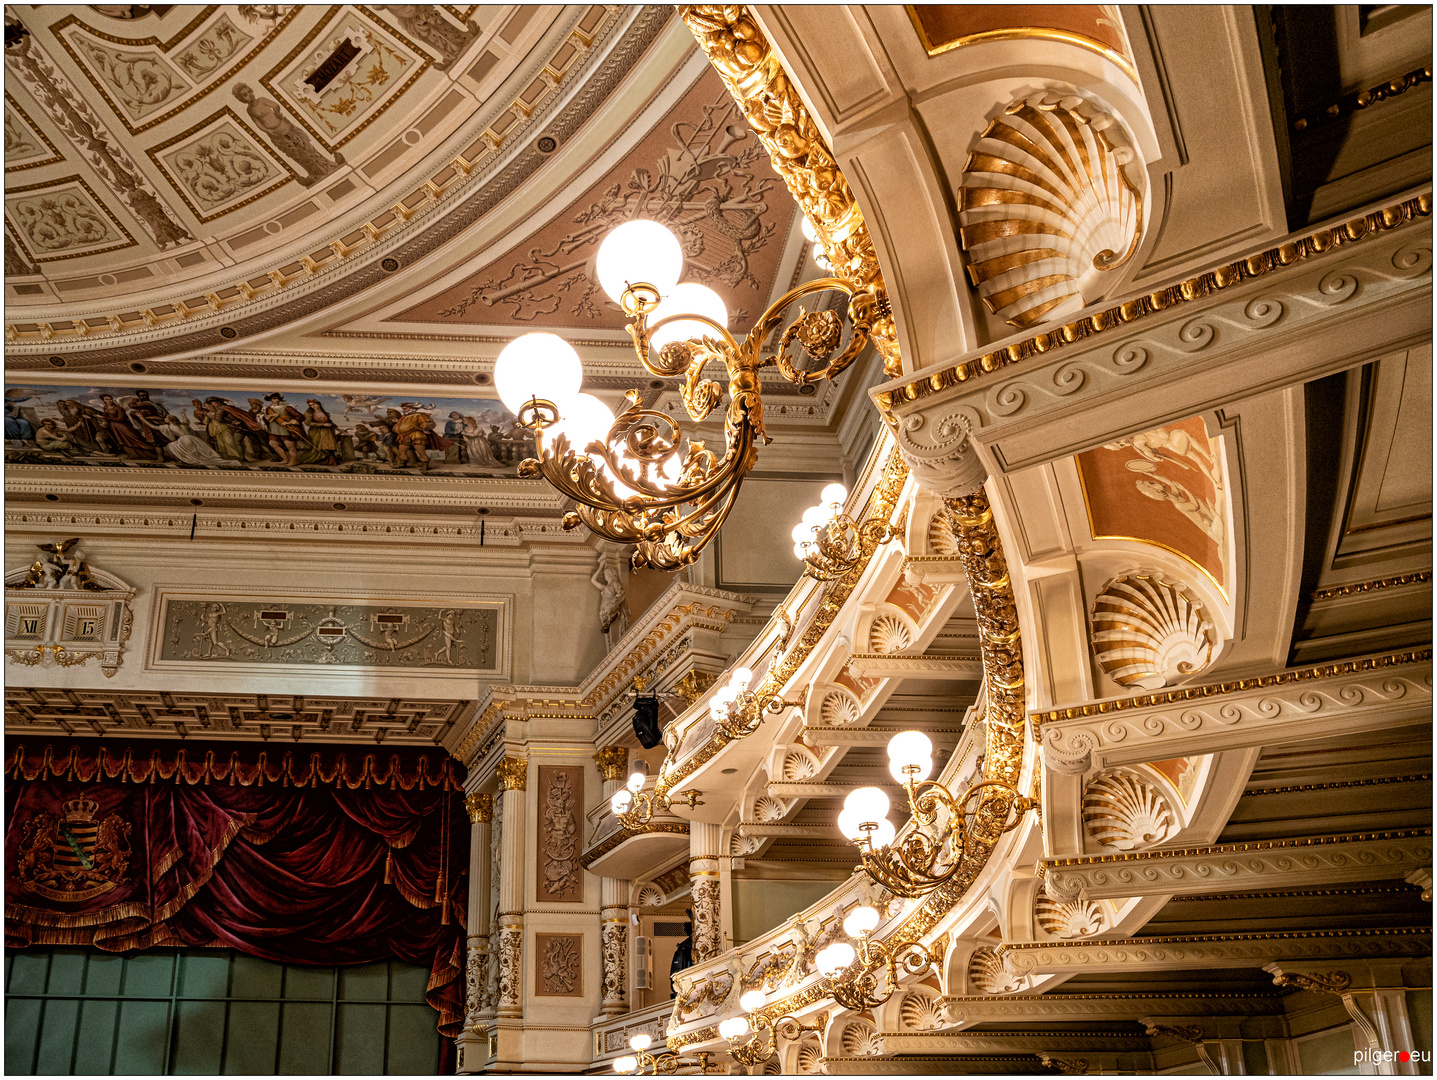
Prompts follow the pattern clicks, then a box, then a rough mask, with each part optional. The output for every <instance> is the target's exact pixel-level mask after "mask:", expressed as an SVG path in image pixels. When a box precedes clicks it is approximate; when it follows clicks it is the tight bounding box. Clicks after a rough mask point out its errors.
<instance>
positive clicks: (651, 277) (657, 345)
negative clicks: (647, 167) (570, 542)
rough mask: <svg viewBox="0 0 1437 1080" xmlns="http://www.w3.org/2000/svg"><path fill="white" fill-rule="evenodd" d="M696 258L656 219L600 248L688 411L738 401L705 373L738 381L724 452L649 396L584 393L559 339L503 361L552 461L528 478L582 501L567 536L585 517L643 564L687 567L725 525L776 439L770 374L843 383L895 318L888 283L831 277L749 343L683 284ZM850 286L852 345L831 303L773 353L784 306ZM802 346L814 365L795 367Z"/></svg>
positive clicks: (498, 368) (779, 305)
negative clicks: (611, 397) (763, 450)
mask: <svg viewBox="0 0 1437 1080" xmlns="http://www.w3.org/2000/svg"><path fill="white" fill-rule="evenodd" d="M682 269H683V253H682V248H681V247H680V245H679V241H678V239H677V238H676V237H675V236H674V235H673V233H671V232H670V231H669V230H668V229H666V228H665V227H664V226H662V225H660V224H658V223H657V222H653V221H643V220H635V221H628V222H625V223H624V224H623V225H620V226H619V227H618V228H616V229H614V230H613V231H612V232H611V233H609V235H608V236H607V237H605V239H604V242H603V244H602V245H601V246H600V248H599V252H598V256H597V259H596V263H595V271H596V275H597V277H598V278H599V284H600V286H601V287H602V288H603V289H604V291H605V292H606V293H607V294H608V295H609V296H610V297H611V298H612V299H613V300H614V301H615V302H617V303H618V304H619V306H620V307H622V308H623V310H624V314H625V315H627V316H628V317H629V318H630V319H632V320H633V321H632V322H630V323H629V324H628V325H627V330H628V332H629V336H630V337H631V338H632V339H633V344H634V351H635V353H636V354H637V356H638V358H639V361H640V362H641V363H642V364H643V365H644V367H645V368H646V369H647V370H648V371H650V372H652V373H653V374H654V375H658V376H664V377H675V376H681V377H682V379H683V382H682V384H681V388H680V392H681V395H682V397H683V402H684V408H685V409H686V410H687V411H688V414H689V417H690V418H691V419H693V420H694V421H695V422H699V421H702V420H704V419H705V418H706V417H708V416H709V414H710V413H712V412H713V410H714V409H715V408H716V407H717V406H718V405H719V403H720V402H721V401H722V400H723V397H724V387H723V386H722V385H721V384H720V383H718V382H716V381H714V380H711V379H705V378H704V377H703V371H704V368H705V367H706V366H707V365H709V364H710V363H715V362H717V363H720V364H722V365H723V366H724V369H725V371H726V372H727V375H728V386H727V391H728V407H727V409H726V410H725V412H724V453H723V456H722V457H720V456H719V455H717V454H715V453H714V452H713V451H711V450H709V449H707V448H706V447H705V446H704V444H703V443H702V442H694V441H691V440H686V439H683V438H682V435H681V432H680V429H679V426H678V424H677V423H675V422H674V421H673V420H672V419H671V418H670V417H668V416H667V415H665V414H664V413H661V412H656V411H654V410H652V409H645V408H643V407H642V406H641V405H640V397H639V392H638V391H637V390H630V391H629V392H628V393H627V394H626V395H625V401H626V402H627V404H626V405H625V407H624V408H623V409H621V410H620V412H619V413H618V414H617V415H615V414H614V413H613V412H611V411H610V410H609V409H608V407H607V406H606V405H604V404H603V403H602V402H601V401H599V400H598V399H597V398H595V397H593V396H592V395H589V394H581V393H580V392H579V386H580V383H581V382H582V378H583V370H582V365H581V364H580V361H579V357H578V354H577V353H576V352H575V351H574V349H573V347H572V346H570V345H569V344H568V343H567V342H565V341H564V340H563V339H562V338H560V337H558V336H557V335H554V334H549V333H544V332H536V333H530V334H525V335H523V336H522V337H519V338H516V339H515V340H514V341H512V342H510V343H509V345H508V346H506V347H505V349H504V351H503V352H502V353H501V354H500V355H499V359H498V362H497V363H496V364H495V368H494V384H495V388H496V389H497V390H498V391H499V397H500V399H501V400H502V401H503V402H504V404H505V405H506V406H507V407H508V408H509V409H510V411H512V412H513V413H514V414H515V415H516V416H517V417H518V420H519V423H520V424H522V425H523V426H525V427H527V428H530V429H531V430H533V431H534V433H535V436H536V440H537V445H538V451H539V456H538V457H537V458H528V459H526V460H525V461H523V462H522V463H521V464H520V466H519V474H520V475H521V476H542V477H544V479H545V480H547V481H548V482H549V483H550V484H552V485H553V486H554V487H555V488H556V489H557V490H558V491H560V492H561V493H563V494H564V495H565V496H567V497H568V498H570V499H573V500H574V502H575V503H576V504H577V509H575V510H574V511H571V512H569V513H567V514H565V515H564V519H563V524H564V528H566V529H572V528H574V527H575V526H577V525H579V524H580V523H583V524H584V525H586V526H588V528H589V529H590V530H591V531H592V532H594V533H596V534H597V535H599V536H602V537H604V538H605V539H607V540H612V541H616V542H618V543H624V544H635V545H637V547H636V549H635V551H634V554H633V556H632V558H631V563H632V565H633V566H634V567H635V568H639V567H643V566H652V567H654V568H656V569H659V570H675V569H678V568H680V567H683V566H687V565H688V564H690V563H692V562H693V561H694V560H695V559H696V558H698V554H699V552H700V551H702V550H703V548H704V546H705V545H706V544H708V542H709V541H710V540H712V539H713V537H714V536H715V535H716V534H717V532H718V530H719V529H720V528H721V527H722V526H723V523H724V519H725V518H726V517H727V516H728V513H729V511H730V510H731V509H732V507H733V502H734V498H735V496H737V494H738V490H739V486H740V485H741V484H742V482H743V478H744V477H745V476H746V475H747V474H748V472H749V471H750V470H751V469H752V468H753V466H754V463H755V462H756V461H757V459H758V445H759V442H760V441H762V442H765V443H767V442H770V441H771V440H770V439H769V437H768V435H767V434H766V433H765V431H764V422H763V392H762V387H761V385H760V382H759V372H760V371H762V370H763V369H764V368H766V367H769V366H773V367H777V368H778V370H779V372H780V373H781V374H782V375H783V377H784V378H786V379H787V380H788V381H789V382H791V383H796V384H798V385H800V386H801V385H804V384H806V383H812V382H817V381H818V380H819V379H832V378H834V377H835V376H837V375H838V374H839V373H840V372H842V371H843V370H844V369H845V368H847V367H848V366H849V365H850V364H852V363H853V361H854V360H855V359H856V358H857V357H858V355H859V353H860V352H861V351H862V350H863V347H864V345H865V344H867V342H868V338H869V335H870V333H871V331H872V330H873V328H874V326H875V324H877V323H880V322H881V321H882V320H884V319H886V318H887V317H888V304H887V298H886V296H885V295H884V293H883V291H882V289H881V287H879V286H878V285H876V284H874V285H870V286H868V287H867V288H866V289H859V288H856V287H855V286H853V285H850V284H848V283H847V282H845V281H842V280H840V279H839V278H833V277H828V278H819V279H817V280H815V281H810V282H807V283H805V284H803V285H800V286H798V287H797V288H795V289H791V290H790V291H789V292H787V293H785V294H784V295H783V296H781V297H780V298H779V299H778V300H777V301H775V302H774V303H773V304H770V305H769V307H768V308H767V309H766V310H765V311H764V312H763V314H762V315H760V316H759V317H758V320H757V321H756V322H755V323H754V325H753V328H752V329H751V330H750V331H749V332H748V334H747V335H746V336H745V337H744V338H743V340H742V341H740V340H738V339H737V338H735V337H734V336H733V335H732V334H731V333H729V330H728V327H727V322H728V313H727V310H726V309H725V307H724V304H723V301H722V300H721V299H720V298H719V297H718V295H717V294H716V293H714V292H713V290H712V289H709V288H707V287H705V286H703V285H698V284H695V283H693V282H680V281H679V277H680V275H681V273H682ZM827 292H839V293H842V294H844V295H845V296H847V297H848V312H847V313H848V323H849V327H850V331H849V336H848V342H847V344H844V343H843V321H844V320H843V319H841V318H840V317H839V316H838V315H837V314H836V313H835V312H833V311H829V310H826V309H820V310H817V311H806V310H805V309H804V308H803V307H799V309H798V315H797V317H796V318H795V319H794V320H793V321H792V322H790V323H789V324H788V326H787V327H786V328H785V329H784V330H783V332H782V334H781V335H780V336H779V339H778V343H777V346H776V348H775V349H774V351H773V352H772V353H769V354H765V352H764V349H763V343H764V342H765V341H766V340H767V339H768V338H769V336H770V334H772V333H773V331H775V330H777V329H778V327H779V326H780V325H782V323H783V321H784V317H785V316H784V312H785V311H786V310H787V309H788V308H789V307H791V306H792V305H794V304H795V303H797V302H798V301H799V300H801V299H802V298H804V297H806V296H811V295H814V294H818V293H827ZM794 345H797V346H798V348H800V349H801V350H802V351H803V353H804V354H805V355H806V357H807V362H808V363H809V364H815V363H821V366H819V367H805V368H804V369H802V370H800V369H799V368H797V367H795V366H794V357H793V356H791V355H790V349H791V348H792V347H793V346H794Z"/></svg>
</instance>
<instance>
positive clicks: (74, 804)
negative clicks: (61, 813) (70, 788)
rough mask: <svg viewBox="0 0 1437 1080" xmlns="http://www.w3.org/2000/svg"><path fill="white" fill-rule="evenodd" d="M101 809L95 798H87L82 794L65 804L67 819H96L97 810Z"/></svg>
mask: <svg viewBox="0 0 1437 1080" xmlns="http://www.w3.org/2000/svg"><path fill="white" fill-rule="evenodd" d="M99 809H100V804H99V803H97V802H96V801H95V800H94V799H87V798H85V797H84V796H83V795H81V796H80V797H79V798H78V799H71V800H70V801H69V802H67V803H66V804H65V820H66V821H94V820H95V812H96V811H98V810H99Z"/></svg>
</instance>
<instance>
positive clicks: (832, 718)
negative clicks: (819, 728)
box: [818, 690, 861, 727]
mask: <svg viewBox="0 0 1437 1080" xmlns="http://www.w3.org/2000/svg"><path fill="white" fill-rule="evenodd" d="M860 711H861V710H860V709H859V707H858V699H857V698H855V697H854V696H853V695H852V694H850V693H848V692H847V691H846V690H831V691H829V693H828V696H826V697H825V698H824V699H823V704H822V705H821V706H820V707H819V710H818V715H819V716H820V717H821V718H822V720H823V722H824V723H825V724H828V725H830V726H832V727H842V726H843V725H844V724H852V723H854V722H856V721H857V720H858V715H859V712H860Z"/></svg>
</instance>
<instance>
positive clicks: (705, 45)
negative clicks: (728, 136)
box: [679, 4, 903, 378]
mask: <svg viewBox="0 0 1437 1080" xmlns="http://www.w3.org/2000/svg"><path fill="white" fill-rule="evenodd" d="M679 14H680V15H681V16H682V18H683V20H684V22H685V23H686V24H687V25H688V28H689V29H690V30H692V31H693V35H694V37H695V38H697V39H698V43H699V48H701V49H703V51H704V54H705V55H706V56H707V57H708V59H709V63H710V64H712V65H713V67H714V70H716V71H717V72H718V73H719V77H720V78H722V79H723V82H724V85H725V86H726V87H728V91H729V93H730V94H731V95H732V96H733V99H734V100H735V101H736V102H738V104H739V106H740V107H741V108H742V109H743V112H744V116H745V118H747V120H748V122H749V126H750V127H752V128H753V130H754V132H755V133H756V134H757V135H758V137H759V139H760V140H761V141H762V142H763V145H764V147H765V148H766V149H767V150H768V153H769V157H770V158H771V159H772V161H773V168H774V171H775V172H777V173H778V175H779V176H781V177H783V181H784V183H785V184H787V185H788V190H789V191H790V192H792V194H793V197H794V199H795V201H797V203H798V205H799V208H800V209H801V210H802V211H803V213H804V216H805V217H807V218H808V220H809V222H810V223H811V224H812V225H813V226H814V228H815V230H816V231H817V233H818V236H819V239H820V241H821V242H822V243H823V247H824V251H825V253H826V254H827V256H828V260H829V262H830V263H832V264H833V276H834V277H837V278H840V279H841V280H842V281H843V282H844V283H845V284H847V285H849V286H850V287H852V288H853V289H854V291H855V292H858V293H863V292H869V293H871V294H872V295H873V296H874V298H875V299H876V300H877V301H878V305H879V311H880V315H881V318H880V319H879V321H878V322H876V323H875V324H874V326H873V329H872V331H871V335H870V336H871V337H872V339H873V344H874V347H875V348H877V350H878V352H879V353H880V355H882V357H883V370H884V373H885V374H887V375H888V376H889V377H890V378H891V377H896V376H898V375H900V374H901V373H902V371H903V367H902V358H901V357H900V356H899V353H898V336H897V331H896V329H895V328H894V325H893V314H892V311H891V309H890V308H889V305H888V299H887V294H886V292H885V291H884V286H883V275H882V273H881V272H880V270H879V268H878V256H877V254H876V253H875V252H874V249H873V240H872V238H871V237H870V236H869V233H868V226H867V225H866V224H865V223H864V220H863V214H862V212H861V211H860V210H859V209H858V202H857V201H856V200H855V199H854V197H853V192H852V190H851V189H850V188H849V186H848V181H847V180H846V179H845V178H844V175H843V171H842V170H841V169H839V167H838V163H837V162H836V161H835V160H834V158H833V154H832V153H831V152H830V150H829V148H828V147H827V146H826V145H825V144H824V141H823V135H822V134H821V133H820V132H819V130H818V125H817V124H816V123H814V120H813V117H812V116H811V115H810V114H809V111H808V108H807V106H805V105H804V103H803V98H802V97H801V96H800V95H799V93H798V90H797V89H796V88H795V87H794V85H793V83H792V82H791V81H790V79H789V77H788V73H787V72H786V71H784V70H783V65H782V64H781V63H779V59H778V57H777V56H776V55H775V54H774V52H773V49H772V48H771V47H770V46H769V43H768V40H767V39H766V38H765V37H764V36H763V32H762V31H761V30H760V29H759V27H758V24H757V23H756V22H755V21H754V20H753V17H752V15H750V14H749V12H748V9H747V8H745V7H741V6H737V5H730V6H721V5H708V4H701V5H692V6H683V7H680V8H679Z"/></svg>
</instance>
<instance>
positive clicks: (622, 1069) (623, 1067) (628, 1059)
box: [614, 1054, 639, 1073]
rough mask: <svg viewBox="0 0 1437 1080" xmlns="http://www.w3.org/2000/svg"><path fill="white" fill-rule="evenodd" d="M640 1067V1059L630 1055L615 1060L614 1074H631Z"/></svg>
mask: <svg viewBox="0 0 1437 1080" xmlns="http://www.w3.org/2000/svg"><path fill="white" fill-rule="evenodd" d="M638 1067H639V1059H638V1058H636V1057H633V1056H631V1055H629V1054H625V1055H624V1056H623V1057H621V1058H615V1059H614V1072H616V1073H631V1072H633V1071H634V1070H635V1069H637V1068H638Z"/></svg>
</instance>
